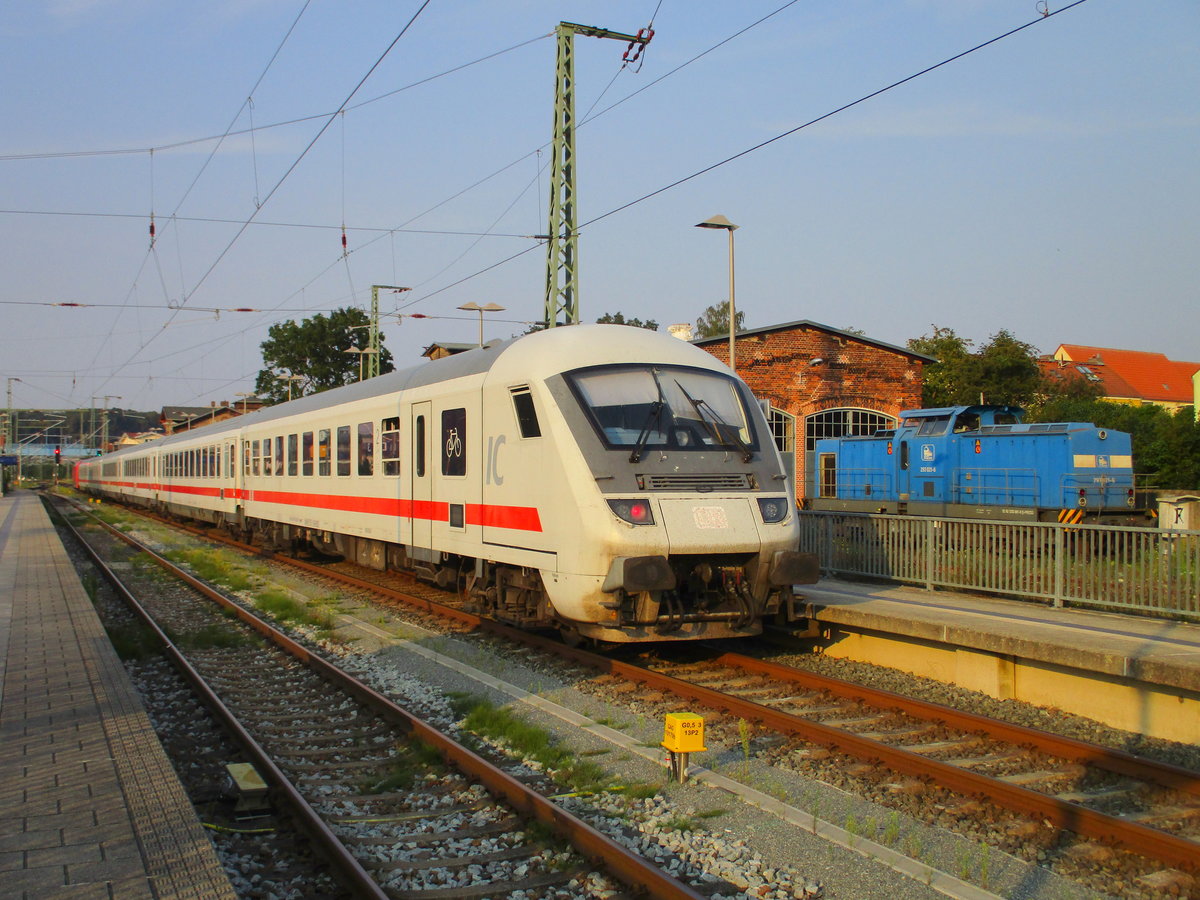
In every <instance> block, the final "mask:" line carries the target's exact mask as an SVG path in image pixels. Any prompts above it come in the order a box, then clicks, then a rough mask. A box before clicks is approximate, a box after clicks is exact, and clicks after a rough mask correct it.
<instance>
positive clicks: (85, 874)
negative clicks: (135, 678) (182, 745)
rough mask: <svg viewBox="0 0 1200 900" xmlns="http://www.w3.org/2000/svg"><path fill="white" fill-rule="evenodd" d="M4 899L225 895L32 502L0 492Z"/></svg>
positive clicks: (202, 838)
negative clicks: (2, 495) (0, 494)
mask: <svg viewBox="0 0 1200 900" xmlns="http://www.w3.org/2000/svg"><path fill="white" fill-rule="evenodd" d="M0 882H2V883H3V885H4V888H3V892H2V893H3V895H4V896H5V897H13V898H22V900H33V898H37V900H46V898H93V897H94V898H111V897H120V898H143V897H144V898H229V900H234V898H235V897H236V894H235V893H234V890H233V888H232V886H231V885H230V883H229V880H228V878H227V877H226V875H225V873H224V871H223V870H222V868H221V863H220V860H219V859H218V858H217V854H216V851H215V850H214V849H213V846H212V843H211V842H210V841H209V839H208V836H207V834H206V833H205V831H204V828H203V826H202V825H201V824H200V822H199V820H198V819H197V818H196V814H195V812H194V811H193V809H192V806H191V804H190V802H189V801H188V798H187V795H186V794H185V792H184V790H183V787H182V785H181V784H180V783H179V781H178V779H177V778H176V776H175V773H174V771H173V770H172V768H171V763H170V761H169V760H168V759H167V757H166V754H165V753H164V751H163V749H162V746H161V745H160V744H159V742H158V739H157V737H156V736H155V734H154V730H153V728H152V727H151V725H150V720H149V719H148V718H147V716H146V713H145V711H144V710H143V709H142V706H141V703H140V701H139V700H138V697H137V694H136V693H135V691H134V688H133V685H132V684H131V683H130V681H129V679H128V677H127V676H126V674H125V670H124V669H123V668H122V666H121V662H120V660H119V659H118V658H117V655H116V653H115V652H114V651H113V649H112V646H111V644H110V643H109V641H108V638H107V637H106V635H105V633H104V629H103V628H102V627H101V625H100V621H99V619H98V618H97V616H96V613H95V611H94V609H93V607H92V604H91V602H90V600H89V599H88V595H87V593H86V592H85V590H84V588H83V585H82V584H81V583H80V580H79V578H78V577H77V575H76V573H75V569H74V567H73V566H72V564H71V561H70V559H69V558H68V557H67V553H66V551H65V549H64V548H63V546H62V543H61V542H60V541H59V538H58V535H57V533H56V532H55V530H54V527H53V525H52V524H51V522H50V518H49V516H48V515H47V514H46V511H45V509H44V508H43V506H42V502H41V499H40V498H39V497H38V496H37V495H36V494H33V493H31V492H28V491H16V492H14V493H12V494H10V495H8V496H7V497H3V498H0Z"/></svg>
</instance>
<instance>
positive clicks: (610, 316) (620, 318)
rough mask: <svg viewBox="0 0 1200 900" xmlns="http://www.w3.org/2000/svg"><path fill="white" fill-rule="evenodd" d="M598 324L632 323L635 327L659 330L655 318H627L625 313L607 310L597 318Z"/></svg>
mask: <svg viewBox="0 0 1200 900" xmlns="http://www.w3.org/2000/svg"><path fill="white" fill-rule="evenodd" d="M596 324H597V325H632V326H633V327H634V328H646V329H648V330H650V331H658V323H657V322H656V321H654V320H653V319H646V320H645V321H643V320H641V319H627V318H625V315H624V313H619V312H615V313H608V312H606V313H605V314H604V315H602V316H601V317H600V318H598V319H597V320H596Z"/></svg>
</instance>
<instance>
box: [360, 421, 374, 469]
mask: <svg viewBox="0 0 1200 900" xmlns="http://www.w3.org/2000/svg"><path fill="white" fill-rule="evenodd" d="M358 474H359V475H374V474H375V423H374V422H359V423H358Z"/></svg>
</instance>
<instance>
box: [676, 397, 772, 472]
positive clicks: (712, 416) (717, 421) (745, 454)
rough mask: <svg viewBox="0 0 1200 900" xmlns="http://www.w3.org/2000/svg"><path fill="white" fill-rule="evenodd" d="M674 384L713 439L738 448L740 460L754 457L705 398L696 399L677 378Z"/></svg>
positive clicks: (734, 430) (735, 431) (746, 445)
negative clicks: (740, 455)
mask: <svg viewBox="0 0 1200 900" xmlns="http://www.w3.org/2000/svg"><path fill="white" fill-rule="evenodd" d="M675 385H676V387H678V388H679V389H680V390H681V391H683V396H685V397H687V399H688V402H689V403H691V404H692V408H693V409H695V410H696V415H697V416H699V417H700V421H701V422H703V423H704V427H705V428H707V429H708V433H709V434H710V435H712V438H713V440H714V441H716V442H717V443H718V444H720V445H721V446H722V447H730V446H732V447H733V448H734V449H736V450H738V451H739V452H740V453H741V454H742V462H750V460H751V459H753V458H754V451H753V450H751V449H750V445H749V444H747V443H746V442H745V441H743V440H742V437H741V435H739V434H738V433H737V429H736V428H732V427H730V425H729V424H728V423H727V422H726V421H725V420H724V419H722V418H721V416H720V414H719V413H718V412H717V411H716V410H715V409H713V408H712V407H711V406H709V405H708V401H707V400H704V399H703V398H701V399H699V400H697V399H696V398H695V397H693V396H692V395H691V394H689V393H688V392H687V388H685V387H684V386H683V385H682V384H680V383H679V380H678V379H676V381H675ZM705 410H708V412H707V414H705Z"/></svg>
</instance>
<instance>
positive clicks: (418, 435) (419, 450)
mask: <svg viewBox="0 0 1200 900" xmlns="http://www.w3.org/2000/svg"><path fill="white" fill-rule="evenodd" d="M413 466H414V467H415V468H416V470H417V477H418V478H424V477H425V417H424V416H417V424H416V430H415V432H414V434H413Z"/></svg>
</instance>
